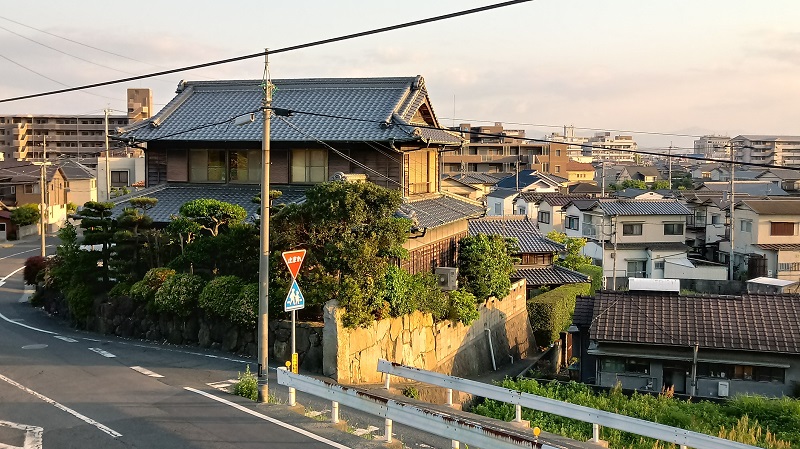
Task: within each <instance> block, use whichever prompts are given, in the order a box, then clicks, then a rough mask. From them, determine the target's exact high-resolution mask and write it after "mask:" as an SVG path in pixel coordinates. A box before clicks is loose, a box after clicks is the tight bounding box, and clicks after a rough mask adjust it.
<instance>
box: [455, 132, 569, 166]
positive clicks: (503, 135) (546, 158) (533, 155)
mask: <svg viewBox="0 0 800 449" xmlns="http://www.w3.org/2000/svg"><path fill="white" fill-rule="evenodd" d="M451 130H453V131H458V132H460V133H461V137H462V138H463V139H464V141H465V145H464V146H462V147H461V148H457V149H454V150H452V151H447V152H444V153H442V154H441V163H442V173H443V174H447V175H456V174H459V173H475V172H482V173H509V174H511V173H514V172H516V171H517V170H538V171H541V172H544V173H549V174H554V175H558V174H563V173H565V172H566V167H567V162H568V161H569V158H568V157H567V145H566V144H562V143H546V142H531V141H527V140H524V138H525V131H524V130H520V129H505V128H504V127H503V124H502V123H495V124H494V126H472V125H470V124H469V123H462V124H460V125H459V126H458V127H454V128H451Z"/></svg>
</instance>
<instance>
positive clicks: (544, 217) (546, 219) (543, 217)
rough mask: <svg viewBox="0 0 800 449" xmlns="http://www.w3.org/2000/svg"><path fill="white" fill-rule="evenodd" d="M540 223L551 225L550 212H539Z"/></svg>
mask: <svg viewBox="0 0 800 449" xmlns="http://www.w3.org/2000/svg"><path fill="white" fill-rule="evenodd" d="M539 223H550V212H544V211H539Z"/></svg>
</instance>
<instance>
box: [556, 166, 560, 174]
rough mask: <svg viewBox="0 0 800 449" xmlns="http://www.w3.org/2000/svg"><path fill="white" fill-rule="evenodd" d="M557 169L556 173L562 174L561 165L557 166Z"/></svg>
mask: <svg viewBox="0 0 800 449" xmlns="http://www.w3.org/2000/svg"><path fill="white" fill-rule="evenodd" d="M555 169H556V173H561V166H560V165H556V167H555Z"/></svg>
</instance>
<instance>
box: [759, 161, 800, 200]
mask: <svg viewBox="0 0 800 449" xmlns="http://www.w3.org/2000/svg"><path fill="white" fill-rule="evenodd" d="M756 179H758V180H759V181H769V182H771V183H772V184H773V185H775V186H777V187H780V188H782V189H783V190H786V191H787V192H790V193H793V194H795V195H796V194H798V193H799V192H800V170H790V169H787V168H770V169H769V170H764V171H763V172H761V173H760V174H759V175H758V176H756Z"/></svg>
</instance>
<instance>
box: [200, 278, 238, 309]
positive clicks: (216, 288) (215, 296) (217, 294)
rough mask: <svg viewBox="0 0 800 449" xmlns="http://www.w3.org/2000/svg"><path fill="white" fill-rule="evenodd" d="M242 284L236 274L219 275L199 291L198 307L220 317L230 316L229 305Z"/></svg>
mask: <svg viewBox="0 0 800 449" xmlns="http://www.w3.org/2000/svg"><path fill="white" fill-rule="evenodd" d="M243 286H244V281H242V280H241V279H240V278H239V277H237V276H219V277H217V278H214V279H213V280H212V281H211V282H209V283H208V284H206V286H205V288H203V291H202V293H200V307H202V308H203V309H205V310H208V311H210V312H212V313H214V314H216V315H217V316H220V317H222V318H230V316H231V306H233V303H234V302H235V301H236V300H237V299H238V297H239V294H240V293H241V291H242V287H243Z"/></svg>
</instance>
